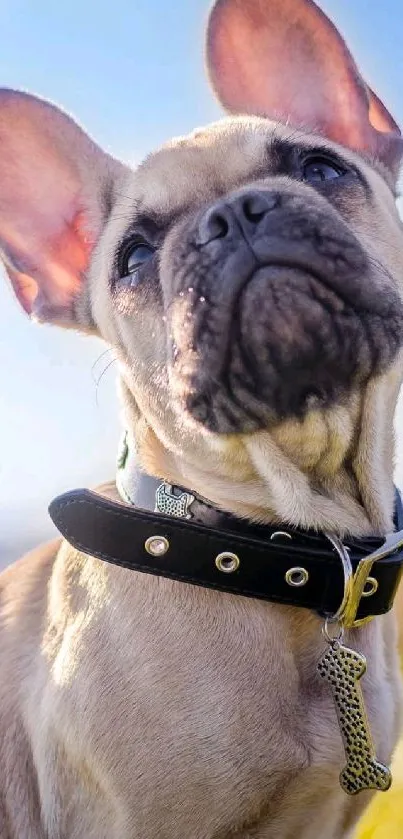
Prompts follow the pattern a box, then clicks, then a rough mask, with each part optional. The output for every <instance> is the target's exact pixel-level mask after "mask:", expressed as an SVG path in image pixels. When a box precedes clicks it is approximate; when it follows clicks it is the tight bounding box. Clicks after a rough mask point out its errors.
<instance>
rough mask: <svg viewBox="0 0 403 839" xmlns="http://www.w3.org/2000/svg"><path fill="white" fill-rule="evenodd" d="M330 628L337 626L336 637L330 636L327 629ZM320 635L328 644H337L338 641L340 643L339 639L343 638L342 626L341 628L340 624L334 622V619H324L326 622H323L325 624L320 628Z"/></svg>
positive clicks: (336, 621)
mask: <svg viewBox="0 0 403 839" xmlns="http://www.w3.org/2000/svg"><path fill="white" fill-rule="evenodd" d="M330 626H337V634H336V635H331V634H330V632H329V627H330ZM322 635H323V637H324V638H326V641H327V642H328V644H338V643H339V641H341V639H342V638H343V635H344V629H343V626H342V624H341V623H339V621H338V620H335V619H334V618H326V620H325V622H324V624H323V626H322Z"/></svg>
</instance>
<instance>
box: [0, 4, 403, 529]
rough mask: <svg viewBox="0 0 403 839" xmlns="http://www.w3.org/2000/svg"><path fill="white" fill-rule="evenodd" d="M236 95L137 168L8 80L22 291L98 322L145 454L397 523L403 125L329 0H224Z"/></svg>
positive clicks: (252, 505) (317, 514)
mask: <svg viewBox="0 0 403 839" xmlns="http://www.w3.org/2000/svg"><path fill="white" fill-rule="evenodd" d="M207 62H208V68H209V72H210V76H211V81H212V83H213V86H214V88H215V90H216V92H217V95H218V96H219V99H220V100H221V102H222V103H223V104H224V105H225V107H226V108H227V109H228V110H230V111H232V112H234V113H242V114H249V115H244V116H234V117H233V118H228V119H227V120H224V121H222V122H220V123H217V124H215V125H212V126H209V127H208V128H206V129H203V130H199V131H197V132H195V133H194V134H192V135H191V136H189V137H185V138H179V139H177V140H174V141H172V142H170V143H169V144H167V145H166V146H165V147H163V148H162V149H160V150H159V151H158V152H156V153H154V154H153V155H151V156H150V157H148V158H147V160H146V161H145V162H144V163H143V164H142V165H141V166H140V167H139V168H138V169H136V171H131V170H130V169H128V168H126V167H125V166H123V165H122V164H120V163H118V162H117V161H115V160H114V159H112V158H111V157H110V156H108V155H107V154H105V153H103V152H102V151H101V150H100V149H99V148H98V147H97V146H96V145H95V143H93V141H92V140H91V139H89V137H88V136H87V135H86V134H85V133H84V132H83V131H82V130H81V129H79V128H78V127H77V125H76V124H75V123H74V122H73V121H72V120H71V119H70V118H69V117H68V116H67V115H66V114H64V113H62V112H61V111H59V110H58V109H57V108H55V107H54V106H52V105H50V104H49V103H46V102H43V101H40V100H38V99H36V98H34V97H31V96H28V95H26V94H21V93H15V92H11V91H3V92H2V93H1V96H0V243H1V248H2V254H3V260H4V263H5V266H6V270H7V272H8V274H9V276H10V278H11V281H12V284H13V286H14V289H15V292H16V294H17V297H18V299H19V300H20V302H21V304H22V306H23V307H24V309H25V310H26V311H27V312H28V313H29V314H33V315H35V316H36V317H37V318H38V319H39V320H41V321H49V322H53V323H59V324H61V325H65V326H73V327H76V328H79V329H82V330H85V331H89V332H93V333H95V334H100V335H101V336H102V337H103V338H104V339H105V340H106V341H108V342H109V343H110V344H111V345H112V346H113V347H114V349H115V351H116V354H117V356H118V359H119V361H120V368H121V375H122V388H123V391H124V394H125V400H126V413H127V421H128V422H129V423H130V425H131V428H132V430H133V432H134V434H135V436H136V438H137V445H138V451H139V458H140V461H141V462H142V463H143V465H144V466H145V468H147V469H149V470H150V471H152V472H154V473H155V474H158V475H160V476H162V477H165V478H167V479H168V480H170V481H172V482H177V483H180V484H184V485H188V486H190V487H191V488H193V489H196V490H197V491H199V492H200V493H201V494H203V495H205V496H207V497H210V498H211V499H212V500H213V501H215V502H216V503H218V504H221V505H222V506H224V507H226V508H229V509H231V510H233V511H234V512H237V513H240V514H242V515H249V516H253V517H255V518H259V519H262V520H268V519H270V518H273V517H275V518H281V519H288V520H290V521H292V523H294V524H299V525H308V526H327V527H333V528H335V529H338V530H341V531H346V530H355V531H356V532H363V531H365V530H371V529H372V530H373V529H383V528H384V527H387V526H389V525H390V515H391V510H392V498H393V488H392V481H391V473H392V461H391V457H392V448H393V447H392V445H391V436H392V423H393V412H394V407H395V402H396V398H397V392H398V388H399V386H400V379H401V364H400V360H401V352H400V350H401V346H402V343H403V281H402V276H403V231H402V227H401V224H400V220H399V217H398V213H397V210H396V207H395V184H396V179H397V174H398V167H399V161H400V156H401V153H402V149H403V145H402V140H401V137H400V132H399V130H398V128H397V126H396V124H395V123H394V121H393V119H392V118H391V117H390V115H389V114H388V112H387V111H386V109H385V108H384V106H383V105H382V103H381V102H380V100H379V99H378V98H377V97H376V96H375V94H374V93H373V92H372V91H371V90H370V89H369V88H368V87H367V86H366V85H365V83H364V82H363V80H362V78H361V77H360V75H359V73H358V71H357V68H356V66H355V64H354V62H353V60H352V58H351V56H350V54H349V52H348V51H347V49H346V47H345V44H344V42H343V41H342V39H341V37H340V35H339V34H338V33H337V31H336V30H335V29H334V27H333V26H332V25H331V24H330V22H329V21H328V20H327V18H325V16H324V15H323V14H322V13H321V12H320V11H319V10H318V9H317V7H316V6H315V5H314V3H312V2H310V0H266V2H262V0H244V2H242V3H239V2H237V1H236V0H218V2H217V3H216V5H215V7H214V9H213V11H212V13H211V15H210V20H209V26H208V38H207Z"/></svg>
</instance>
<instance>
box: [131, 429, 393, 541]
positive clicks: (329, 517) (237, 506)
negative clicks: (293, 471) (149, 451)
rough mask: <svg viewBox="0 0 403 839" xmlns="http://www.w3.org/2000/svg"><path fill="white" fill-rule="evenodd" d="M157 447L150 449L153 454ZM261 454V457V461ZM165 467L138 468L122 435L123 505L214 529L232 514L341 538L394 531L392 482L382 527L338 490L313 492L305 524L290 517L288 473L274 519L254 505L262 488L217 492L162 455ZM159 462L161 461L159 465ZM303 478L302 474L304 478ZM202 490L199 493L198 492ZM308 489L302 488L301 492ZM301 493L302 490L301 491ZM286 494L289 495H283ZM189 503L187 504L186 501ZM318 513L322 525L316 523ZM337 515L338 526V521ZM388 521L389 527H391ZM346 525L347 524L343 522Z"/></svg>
mask: <svg viewBox="0 0 403 839" xmlns="http://www.w3.org/2000/svg"><path fill="white" fill-rule="evenodd" d="M155 451H156V447H155V445H153V452H154V454H155ZM263 458H264V454H263V453H262V460H263ZM162 462H164V465H165V467H166V468H162V469H161V468H160V469H156V468H155V467H154V468H151V469H150V468H148V469H147V468H146V470H144V468H142V467H141V466H140V464H139V458H138V454H137V447H136V443H135V441H134V438H133V436H132V435H130V434H129V433H125V435H124V437H123V441H122V444H121V450H120V452H119V457H118V468H117V481H116V483H117V487H118V491H119V494H120V496H121V498H122V500H124V501H125V502H126V503H129V504H132V505H134V506H136V507H140V508H143V509H146V510H151V511H154V510H155V511H157V512H162V513H164V512H167V505H168V506H169V512H170V513H171V514H172V515H178V516H183V517H186V516H188V517H189V518H193V519H194V520H196V521H199V522H200V523H203V524H206V525H209V526H212V527H214V526H215V524H216V523H218V522H219V520H221V518H222V517H223V516H224V517H225V516H228V515H229V517H231V516H236V517H238V518H240V519H244V520H245V519H247V520H249V521H252V522H255V523H260V524H266V525H267V524H275V525H280V524H287V525H291V526H294V527H297V528H298V527H302V529H315V530H323V531H326V530H332V531H333V532H334V533H338V534H339V535H341V536H345V535H353V536H367V535H381V534H382V533H385V532H388V531H390V530H392V529H393V524H392V517H393V506H394V487H393V481H392V479H391V481H390V484H391V494H392V500H391V511H390V513H389V510H388V509H387V510H386V512H385V516H384V522H385V524H384V525H383V527H382V524H381V523H378V525H377V526H374V525H373V520H371V517H370V515H369V514H367V511H366V510H365V508H364V507H363V506H362V503H361V500H360V501H359V500H357V499H356V498H355V497H354V496H353V495H352V494H351V495H350V494H349V493H347V492H346V493H345V494H343V493H342V492H341V491H340V492H339V495H338V498H337V502H336V503H335V501H334V500H333V499H330V498H326V497H325V496H323V495H320V494H319V493H315V504H314V505H313V506H312V509H311V518H310V519H306V520H303V519H302V520H301V517H300V518H299V519H298V518H297V517H296V516H295V518H293V513H292V505H293V492H294V491H295V488H294V487H292V486H291V482H290V480H289V473H288V470H287V469H286V468H284V470H282V471H281V472H280V473H279V482H280V481H283V482H284V500H285V505H287V504H288V505H289V508H290V511H291V512H289V511H288V510H287V507H286V506H285V511H284V515H283V516H281V515H278V514H277V515H276V514H275V513H274V512H273V511H268V510H267V509H266V510H261V509H259V508H258V506H257V501H255V497H256V499H257V500H258V499H259V497H261V494H262V487H261V486H260V485H258V484H257V483H254V482H245V484H242V483H239V482H238V483H236V482H234V486H231V487H230V490H231V491H230V493H229V494H227V492H228V489H227V486H228V485H227V483H226V482H223V484H222V490H221V492H220V482H219V481H217V478H216V476H214V478H213V479H212V480H211V481H210V482H208V481H207V482H206V481H203V482H202V485H201V484H200V482H199V481H198V480H197V478H198V476H197V474H196V475H195V480H189V475H190V473H191V470H189V471H188V470H186V471H187V474H186V477H184V475H183V473H181V471H180V469H179V468H177V467H175V466H174V465H173V459H172V458H170V457H169V455H167V456H166V458H165V459H163V460H162ZM160 463H161V461H160ZM302 477H304V476H302ZM200 486H202V489H200ZM304 489H305V490H306V488H303V490H304ZM303 490H301V491H303ZM287 493H288V497H287ZM187 499H188V500H187ZM297 505H298V499H295V501H294V506H295V507H297ZM320 513H321V514H322V521H321V520H320ZM338 516H340V522H341V526H340V524H339V521H338ZM389 518H390V523H389ZM346 522H347V524H346Z"/></svg>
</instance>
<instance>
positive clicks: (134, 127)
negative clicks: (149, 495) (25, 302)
mask: <svg viewBox="0 0 403 839" xmlns="http://www.w3.org/2000/svg"><path fill="white" fill-rule="evenodd" d="M208 5H209V3H208V0H175V2H174V0H169V2H168V0H135V2H131V3H129V2H126V0H114V2H113V3H107V4H104V5H103V4H102V3H99V2H94V1H93V0H81V2H78V0H69V2H66V3H65V4H62V3H55V2H51V0H46V2H45V0H36V2H35V3H32V2H29V0H0V12H1V50H0V84H1V85H4V86H8V87H16V88H23V89H26V90H29V91H32V92H34V93H38V94H40V95H42V96H45V97H48V98H50V99H52V100H53V101H56V102H58V103H59V104H61V105H62V106H63V107H64V108H66V109H67V110H68V111H70V112H71V113H73V114H74V115H75V117H76V118H77V119H78V120H79V122H81V123H82V124H83V125H84V126H85V127H86V128H87V129H88V131H89V132H90V133H91V134H92V135H93V136H94V137H95V138H96V139H97V140H98V142H99V143H100V144H101V145H103V146H104V147H106V148H107V149H108V150H110V151H112V152H113V153H114V154H115V155H117V156H120V157H122V158H124V159H125V160H128V161H130V162H133V163H135V162H136V161H138V160H140V159H141V158H142V157H143V155H145V154H146V153H147V152H148V151H149V150H151V149H152V148H154V147H155V146H156V145H158V144H160V143H161V142H163V141H164V140H166V139H167V138H168V137H170V136H171V135H173V134H182V133H184V132H186V131H188V130H191V129H192V128H194V127H195V126H196V125H200V124H204V123H206V122H209V121H210V120H212V119H216V118H217V117H218V116H220V113H221V112H220V109H219V108H218V106H217V105H216V104H215V103H214V100H213V97H212V95H211V93H210V91H209V88H208V85H207V82H206V80H205V76H204V69H203V52H202V46H203V25H204V21H205V19H206V15H207V11H208ZM321 5H322V8H323V9H324V10H325V11H326V12H327V13H328V14H329V15H330V16H331V17H332V19H333V20H334V21H335V22H336V23H337V25H338V26H339V28H340V29H341V31H342V32H344V34H345V36H346V38H347V40H348V43H349V44H350V47H351V48H352V50H353V52H354V54H355V56H356V59H357V61H358V63H359V65H360V66H361V68H362V70H363V72H364V75H365V76H366V77H367V80H368V81H369V82H370V83H371V85H372V86H373V87H374V88H375V90H376V91H377V92H378V93H379V94H380V95H381V97H382V98H383V99H384V101H385V103H386V104H387V105H388V107H389V108H390V110H391V111H392V112H393V114H394V116H395V117H396V118H397V120H398V121H400V123H401V124H403V94H402V92H401V91H402V82H403V14H402V8H401V0H383V2H382V3H381V2H378V3H373V2H371V1H370V0H323V2H322V4H321ZM0 299H1V306H0V351H1V358H2V361H3V363H2V365H1V367H0V393H1V413H0V441H1V442H0V555H1V554H3V556H4V557H5V559H9V558H14V557H15V556H17V555H18V552H19V551H20V550H21V549H22V548H25V547H27V546H29V545H30V544H35V542H36V540H37V539H38V538H42V536H44V535H47V534H48V533H49V532H51V528H50V525H49V523H48V519H47V515H46V507H47V503H48V501H49V500H50V499H51V498H52V497H53V495H54V494H55V493H57V492H59V491H63V490H65V489H69V488H72V487H74V486H79V485H81V486H82V485H88V484H91V483H93V482H94V481H95V482H96V481H98V480H104V479H106V478H109V477H111V476H112V475H113V471H114V461H115V449H116V443H117V439H118V434H119V415H118V408H117V402H116V398H115V392H114V388H115V385H114V373H113V367H112V368H111V369H110V371H109V372H108V373H106V374H105V376H104V377H103V379H102V381H101V383H100V386H99V388H98V394H96V387H95V384H94V381H93V378H94V376H95V377H96V375H99V374H100V372H101V370H102V366H103V363H105V362H106V359H102V360H101V361H100V362H99V363H98V364H97V365H96V368H95V371H94V374H93V373H92V369H91V368H92V365H93V364H94V362H95V361H96V360H97V358H98V357H99V356H100V354H101V353H102V351H103V349H104V347H103V345H102V344H101V343H98V342H97V341H94V340H92V339H88V338H83V337H80V336H75V335H73V334H70V333H66V334H63V333H62V332H61V331H58V330H55V329H54V328H51V327H37V326H35V325H33V324H30V323H29V321H28V320H27V319H26V318H25V317H24V316H23V315H22V314H21V312H20V311H19V310H18V308H17V306H16V304H15V303H14V300H13V299H12V297H11V294H10V292H9V289H8V288H7V287H6V285H5V284H4V285H3V286H2V287H1V289H0ZM400 474H401V476H402V479H401V480H400ZM399 481H400V483H403V471H402V470H401V472H400V473H399Z"/></svg>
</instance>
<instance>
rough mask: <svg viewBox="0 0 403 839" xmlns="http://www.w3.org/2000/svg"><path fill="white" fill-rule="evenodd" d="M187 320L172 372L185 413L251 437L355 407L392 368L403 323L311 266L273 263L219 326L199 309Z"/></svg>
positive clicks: (218, 317) (220, 315) (218, 314)
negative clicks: (353, 397) (359, 302)
mask: <svg viewBox="0 0 403 839" xmlns="http://www.w3.org/2000/svg"><path fill="white" fill-rule="evenodd" d="M187 324H188V327H187V330H185V329H184V330H182V332H181V335H178V336H177V339H176V355H175V358H174V360H173V362H172V366H171V371H170V373H171V381H172V383H173V384H174V386H175V395H176V397H177V399H178V402H179V404H180V406H181V408H180V409H181V411H182V413H183V415H184V416H185V417H187V418H188V419H189V420H190V421H192V422H193V423H194V422H196V423H197V424H199V425H202V426H203V427H204V428H205V429H207V430H209V431H212V432H214V433H218V434H248V433H252V432H255V431H258V430H262V429H270V428H271V427H273V426H274V425H277V424H278V423H279V422H282V421H284V420H287V419H300V420H303V419H304V417H305V416H306V414H307V413H308V412H309V411H311V410H312V409H316V410H318V409H319V410H320V409H323V410H327V409H329V408H330V407H332V406H333V405H335V404H340V402H343V401H346V400H347V399H348V397H349V394H350V393H351V392H352V391H353V390H354V391H356V390H357V388H360V387H362V386H364V385H365V383H366V382H367V381H368V380H369V379H370V378H371V377H372V376H375V375H377V374H380V373H382V372H383V371H384V370H385V369H386V367H387V366H388V365H389V364H390V363H391V361H392V360H393V358H394V357H395V355H396V352H397V350H398V348H399V346H400V342H401V327H402V318H401V312H400V313H399V315H398V313H397V312H396V317H395V318H393V317H392V318H391V317H388V318H384V317H383V316H382V315H380V314H379V312H376V311H374V310H372V308H371V306H369V307H368V308H366V309H363V308H360V310H358V309H356V308H354V307H353V306H352V305H351V303H349V301H347V300H346V299H343V297H342V296H341V295H340V294H338V293H336V292H335V291H334V290H332V288H331V287H329V286H328V285H326V284H325V283H324V282H323V279H322V278H320V277H318V276H317V275H313V274H311V273H309V272H308V271H306V270H305V269H303V268H297V267H295V266H293V267H292V268H291V267H286V266H278V265H277V266H273V265H270V266H265V267H263V268H259V270H257V271H256V272H255V274H254V275H253V277H252V278H249V280H248V281H247V282H245V284H244V285H243V287H242V289H241V291H240V292H239V294H238V295H237V298H236V299H234V300H232V301H231V305H230V306H229V305H228V304H227V305H226V307H225V308H224V307H223V308H222V310H221V311H217V309H216V310H215V312H214V317H213V318H212V320H211V321H209V319H208V318H206V317H204V321H203V326H202V327H201V321H200V319H199V318H198V312H197V311H192V312H191V315H190V316H189V315H188V320H187ZM177 404H178V403H177Z"/></svg>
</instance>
